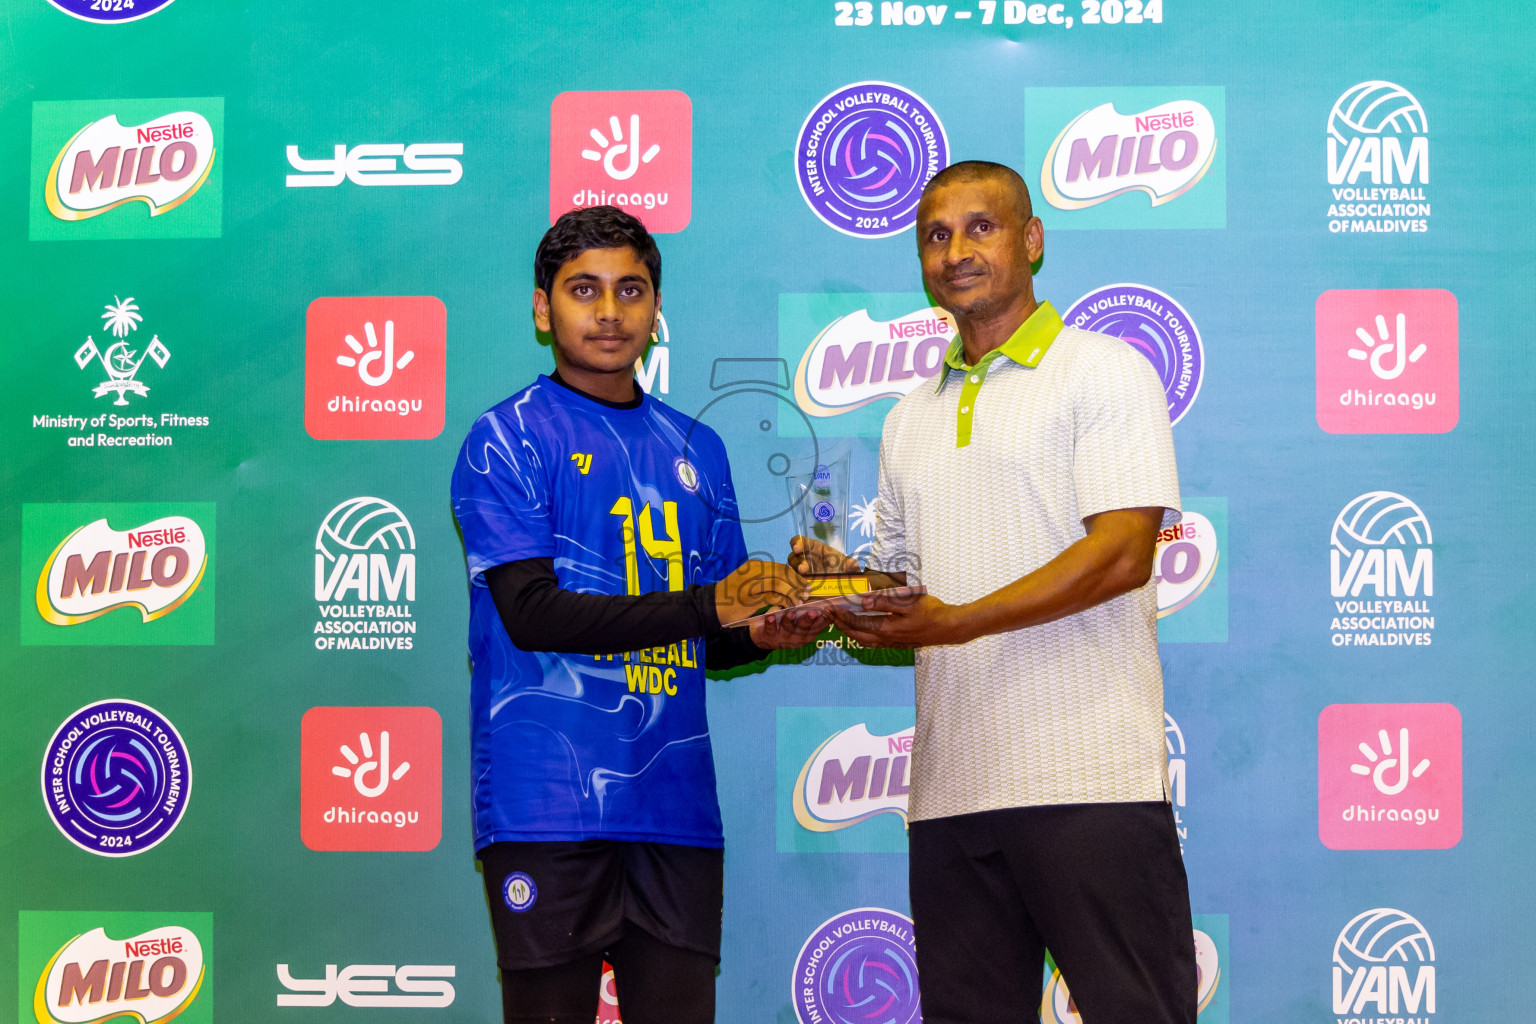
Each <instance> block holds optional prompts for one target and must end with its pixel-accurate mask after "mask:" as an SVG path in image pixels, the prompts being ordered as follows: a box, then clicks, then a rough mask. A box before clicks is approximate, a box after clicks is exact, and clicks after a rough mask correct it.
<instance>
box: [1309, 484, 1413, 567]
mask: <svg viewBox="0 0 1536 1024" xmlns="http://www.w3.org/2000/svg"><path fill="white" fill-rule="evenodd" d="M1332 540H1333V546H1334V547H1335V548H1336V549H1338V550H1339V551H1341V552H1343V553H1344V554H1346V555H1347V554H1349V553H1350V552H1352V551H1356V550H1358V549H1360V548H1362V547H1382V546H1383V545H1386V544H1395V545H1408V544H1412V545H1424V544H1430V543H1432V542H1433V537H1432V536H1431V535H1430V531H1429V520H1428V519H1425V518H1424V513H1423V512H1422V511H1420V510H1419V506H1417V505H1415V504H1414V503H1413V502H1411V501H1409V500H1408V499H1407V498H1405V497H1403V496H1402V495H1401V494H1396V493H1394V492H1392V491H1370V492H1368V493H1366V494H1362V495H1360V497H1358V498H1356V499H1355V500H1354V501H1352V502H1350V503H1349V504H1348V505H1345V506H1344V510H1343V511H1342V512H1340V513H1339V515H1338V518H1337V519H1335V520H1334V521H1333V537H1332Z"/></svg>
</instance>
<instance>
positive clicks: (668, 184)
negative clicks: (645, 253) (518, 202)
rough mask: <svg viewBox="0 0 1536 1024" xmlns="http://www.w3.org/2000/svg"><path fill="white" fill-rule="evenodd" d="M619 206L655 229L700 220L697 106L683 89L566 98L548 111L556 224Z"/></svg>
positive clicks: (669, 228)
mask: <svg viewBox="0 0 1536 1024" xmlns="http://www.w3.org/2000/svg"><path fill="white" fill-rule="evenodd" d="M604 205H606V206H617V207H619V208H620V209H623V210H625V211H626V212H628V213H632V214H634V215H635V216H636V217H637V218H639V219H640V221H641V222H642V223H643V224H644V225H645V226H646V228H648V229H649V230H651V231H656V232H669V231H681V230H683V229H684V228H686V227H687V226H688V221H689V220H690V219H691V218H692V216H693V101H692V100H690V99H689V98H688V94H687V93H683V92H678V91H677V90H676V89H656V90H631V91H622V92H563V93H561V94H560V95H558V96H556V97H555V98H554V101H553V102H552V103H550V105H549V220H550V223H551V224H553V223H554V222H555V220H556V219H558V218H559V216H560V215H561V214H563V213H565V212H566V211H567V210H572V209H582V208H585V207H588V206H604Z"/></svg>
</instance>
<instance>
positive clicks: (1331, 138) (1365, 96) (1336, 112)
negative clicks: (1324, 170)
mask: <svg viewBox="0 0 1536 1024" xmlns="http://www.w3.org/2000/svg"><path fill="white" fill-rule="evenodd" d="M1328 185H1329V187H1330V188H1331V189H1332V191H1333V196H1332V201H1331V202H1330V203H1329V204H1328V230H1329V231H1331V232H1333V233H1334V234H1341V233H1354V232H1424V231H1428V230H1429V216H1430V204H1429V198H1428V196H1427V194H1426V187H1427V186H1428V185H1429V118H1428V116H1427V115H1426V114H1425V113H1424V108H1423V107H1422V106H1420V105H1419V101H1418V100H1417V99H1415V98H1414V96H1413V94H1412V93H1410V92H1409V91H1408V90H1407V89H1404V88H1403V87H1402V86H1400V85H1397V84H1395V83H1393V82H1383V81H1369V82H1361V83H1360V84H1358V85H1353V86H1351V87H1350V88H1348V89H1346V90H1344V93H1343V95H1341V96H1340V97H1339V98H1338V99H1337V100H1336V101H1335V102H1334V104H1333V109H1332V110H1331V111H1329V113H1328Z"/></svg>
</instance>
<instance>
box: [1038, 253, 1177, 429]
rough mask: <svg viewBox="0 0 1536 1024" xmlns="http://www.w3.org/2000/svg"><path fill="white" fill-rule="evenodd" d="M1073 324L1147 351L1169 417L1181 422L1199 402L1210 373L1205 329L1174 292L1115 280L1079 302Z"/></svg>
mask: <svg viewBox="0 0 1536 1024" xmlns="http://www.w3.org/2000/svg"><path fill="white" fill-rule="evenodd" d="M1062 320H1064V321H1065V322H1066V325H1067V326H1068V327H1077V328H1081V329H1082V330H1085V331H1098V332H1099V333H1101V334H1108V335H1111V336H1113V337H1116V338H1119V339H1121V340H1122V341H1124V342H1125V343H1126V344H1127V345H1130V346H1131V347H1132V348H1134V349H1135V350H1136V351H1138V352H1140V353H1141V354H1142V355H1144V356H1146V358H1147V361H1148V362H1150V363H1151V364H1152V368H1153V369H1155V370H1156V371H1157V376H1158V378H1159V379H1160V380H1161V381H1162V383H1163V391H1164V392H1165V393H1166V394H1167V395H1168V419H1169V421H1171V422H1173V423H1178V422H1179V420H1181V419H1183V418H1184V414H1185V413H1187V412H1189V407H1190V406H1192V405H1194V403H1195V398H1196V397H1198V396H1199V394H1200V381H1201V378H1202V377H1204V375H1205V349H1204V347H1203V346H1202V345H1201V343H1200V332H1199V330H1198V329H1197V328H1196V327H1195V322H1194V320H1193V319H1191V317H1190V315H1189V313H1187V312H1186V311H1185V310H1184V307H1183V306H1181V305H1179V304H1178V303H1177V302H1176V301H1174V299H1173V297H1172V296H1171V295H1168V294H1166V293H1164V292H1161V291H1158V290H1157V289H1156V288H1152V287H1149V286H1148V285H1144V284H1111V285H1106V286H1105V287H1103V288H1099V289H1096V290H1094V291H1091V292H1089V293H1088V294H1087V295H1084V296H1083V297H1082V298H1080V299H1078V300H1077V301H1076V302H1074V303H1073V304H1072V305H1071V307H1070V308H1068V309H1067V311H1066V312H1065V313H1063V314H1062Z"/></svg>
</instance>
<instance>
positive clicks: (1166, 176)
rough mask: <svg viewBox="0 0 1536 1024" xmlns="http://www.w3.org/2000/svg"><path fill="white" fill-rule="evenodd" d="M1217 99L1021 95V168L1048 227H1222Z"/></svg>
mask: <svg viewBox="0 0 1536 1024" xmlns="http://www.w3.org/2000/svg"><path fill="white" fill-rule="evenodd" d="M1225 112H1226V91H1225V90H1224V89H1223V88H1222V87H1220V86H1214V87H1213V86H1192V87H1185V88H1174V87H1155V88H1137V87H1129V88H1126V87H1121V88H1104V87H1094V88H1045V89H1026V90H1025V91H1024V151H1025V161H1026V167H1028V168H1029V169H1030V172H1031V173H1033V171H1034V170H1035V169H1038V170H1039V173H1040V179H1039V181H1040V187H1039V193H1038V194H1039V197H1040V200H1041V201H1043V202H1044V203H1045V204H1047V206H1048V207H1049V208H1050V209H1049V210H1048V211H1047V212H1046V214H1045V216H1046V218H1047V220H1048V221H1049V223H1050V226H1051V227H1052V228H1119V229H1123V228H1220V227H1225V226H1226V217H1227V192H1226V189H1227V184H1226V159H1225V155H1224V150H1223V148H1222V146H1221V136H1222V135H1223V134H1224V132H1225V120H1224V119H1225Z"/></svg>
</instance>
